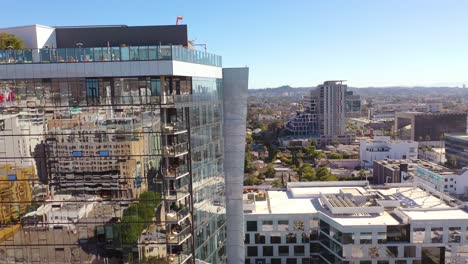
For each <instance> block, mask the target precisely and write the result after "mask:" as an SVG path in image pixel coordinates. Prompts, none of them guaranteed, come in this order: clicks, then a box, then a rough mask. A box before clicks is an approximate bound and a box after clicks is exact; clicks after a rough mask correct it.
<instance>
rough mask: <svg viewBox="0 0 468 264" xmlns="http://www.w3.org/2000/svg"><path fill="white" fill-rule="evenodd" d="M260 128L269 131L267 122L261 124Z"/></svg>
mask: <svg viewBox="0 0 468 264" xmlns="http://www.w3.org/2000/svg"><path fill="white" fill-rule="evenodd" d="M260 129H261V130H262V132H266V131H268V126H267V125H266V124H261V125H260Z"/></svg>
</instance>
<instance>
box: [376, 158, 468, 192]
mask: <svg viewBox="0 0 468 264" xmlns="http://www.w3.org/2000/svg"><path fill="white" fill-rule="evenodd" d="M373 183H374V184H384V183H419V184H424V185H426V186H429V187H430V188H433V189H435V190H437V191H440V192H444V193H448V194H451V195H454V196H460V197H468V170H453V169H449V168H447V167H444V166H441V165H438V164H436V163H433V162H429V161H425V160H421V159H407V160H390V159H386V160H380V161H374V169H373Z"/></svg>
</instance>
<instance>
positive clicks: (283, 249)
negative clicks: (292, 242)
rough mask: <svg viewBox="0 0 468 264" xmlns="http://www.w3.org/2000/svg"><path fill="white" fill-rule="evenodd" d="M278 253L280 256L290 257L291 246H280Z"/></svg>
mask: <svg viewBox="0 0 468 264" xmlns="http://www.w3.org/2000/svg"><path fill="white" fill-rule="evenodd" d="M278 253H279V255H280V256H288V255H289V246H279V247H278Z"/></svg>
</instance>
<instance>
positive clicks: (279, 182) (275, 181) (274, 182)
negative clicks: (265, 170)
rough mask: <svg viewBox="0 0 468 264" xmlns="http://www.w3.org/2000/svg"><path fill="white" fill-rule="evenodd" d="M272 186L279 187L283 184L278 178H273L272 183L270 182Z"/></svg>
mask: <svg viewBox="0 0 468 264" xmlns="http://www.w3.org/2000/svg"><path fill="white" fill-rule="evenodd" d="M272 186H273V187H274V188H281V187H283V184H281V181H280V180H279V179H275V180H274V181H273V183H272Z"/></svg>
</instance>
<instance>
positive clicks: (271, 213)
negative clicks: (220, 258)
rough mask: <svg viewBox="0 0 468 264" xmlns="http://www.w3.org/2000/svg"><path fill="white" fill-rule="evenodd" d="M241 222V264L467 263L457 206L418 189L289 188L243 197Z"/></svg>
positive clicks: (360, 184)
mask: <svg viewBox="0 0 468 264" xmlns="http://www.w3.org/2000/svg"><path fill="white" fill-rule="evenodd" d="M259 193H262V195H259ZM244 221H245V226H244V228H245V247H246V255H245V263H255V264H257V263H265V264H266V263H271V264H279V263H283V264H284V263H297V264H301V263H302V264H304V263H307V264H309V263H449V262H450V261H452V262H453V261H456V262H453V263H465V261H466V260H467V258H468V237H467V236H466V234H468V231H467V230H468V213H467V212H466V210H465V207H464V206H463V203H462V202H460V201H458V200H456V199H454V198H452V197H450V196H448V195H445V194H443V193H441V192H438V191H436V190H434V189H432V188H430V187H428V186H425V185H423V184H418V183H415V184H389V185H386V186H369V185H368V183H367V181H354V182H307V183H304V182H300V183H288V185H287V190H273V189H271V190H262V191H259V192H258V193H246V194H244ZM452 262H451V263H452Z"/></svg>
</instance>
